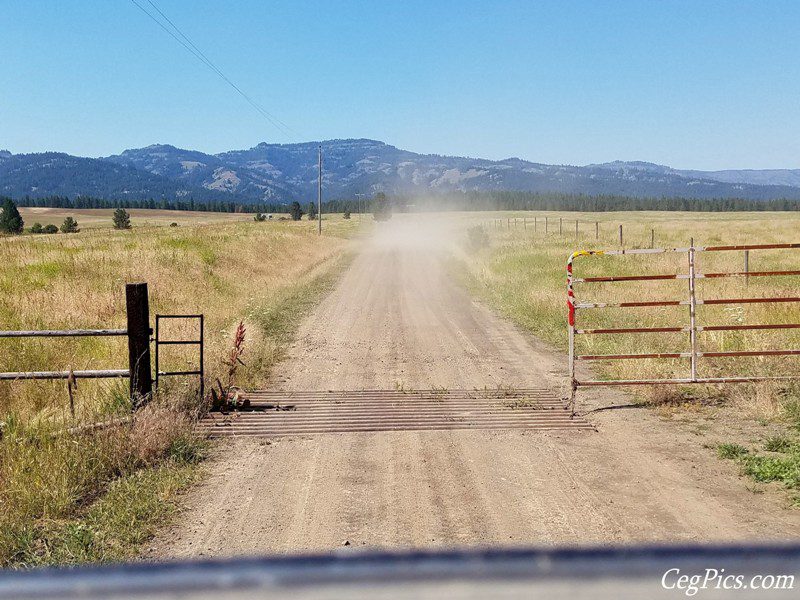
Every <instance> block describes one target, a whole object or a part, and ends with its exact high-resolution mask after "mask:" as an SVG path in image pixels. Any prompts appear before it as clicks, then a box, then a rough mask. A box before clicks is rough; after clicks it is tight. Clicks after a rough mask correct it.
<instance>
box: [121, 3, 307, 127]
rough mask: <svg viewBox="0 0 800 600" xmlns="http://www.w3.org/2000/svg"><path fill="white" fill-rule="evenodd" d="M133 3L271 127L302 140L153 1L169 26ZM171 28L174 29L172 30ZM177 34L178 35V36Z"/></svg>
mask: <svg viewBox="0 0 800 600" xmlns="http://www.w3.org/2000/svg"><path fill="white" fill-rule="evenodd" d="M131 2H132V3H133V4H134V5H135V6H136V7H137V8H138V9H139V10H141V11H142V12H143V13H144V14H145V15H147V16H148V17H149V18H150V19H151V20H152V21H153V22H154V23H156V24H157V25H158V26H159V27H160V28H161V29H163V30H164V31H165V32H166V33H167V34H168V35H169V36H170V37H172V38H173V39H174V40H175V41H176V42H178V43H179V44H180V45H181V46H183V48H184V49H186V50H187V51H188V52H189V53H190V54H192V56H194V57H195V58H196V59H197V60H199V61H200V62H202V63H203V64H204V65H205V66H206V67H208V68H209V69H211V70H212V71H213V72H214V73H215V74H216V75H218V76H219V77H220V78H221V79H222V80H223V81H225V82H226V83H227V84H228V85H230V86H231V87H232V88H233V89H234V90H235V91H236V92H237V93H238V94H239V95H240V96H242V98H244V99H245V100H246V101H247V103H248V104H250V106H252V107H253V108H254V109H255V110H256V111H257V112H258V113H259V114H260V115H261V116H262V117H264V118H265V119H266V120H267V121H268V122H269V123H270V124H271V125H273V126H274V127H275V128H276V129H278V130H280V131H281V132H282V133H284V134H286V135H288V136H290V137H295V138H298V139H302V136H301V135H300V134H299V133H298V132H297V131H295V130H294V129H292V128H291V127H289V126H288V125H287V124H286V123H284V122H283V121H281V120H280V119H279V118H278V117H276V116H275V115H273V114H271V113H269V112H268V111H267V110H266V109H264V107H262V106H261V105H260V104H258V103H257V102H256V101H255V100H253V99H252V98H251V97H250V96H249V95H247V94H246V93H245V92H244V91H243V90H242V89H241V88H240V87H239V86H238V85H236V84H235V83H234V82H233V81H232V80H231V79H230V78H229V77H228V76H227V75H225V73H223V72H222V70H221V69H220V68H219V67H217V66H216V65H215V64H214V63H213V62H212V61H211V60H210V59H209V58H208V57H207V56H206V55H205V53H204V52H203V51H202V50H200V48H198V47H197V45H196V44H195V43H194V42H193V41H192V40H191V38H189V36H188V35H186V34H185V33H183V31H181V30H180V28H179V27H178V26H177V25H175V23H174V22H173V21H172V20H171V19H170V18H169V17H167V15H166V14H164V12H163V11H162V10H161V9H160V8H159V7H158V6H156V4H155V3H154V2H153V1H152V0H147V2H148V3H149V4H150V6H152V7H153V9H155V11H156V12H157V13H158V15H160V16H161V18H162V19H164V21H166V23H167V24H168V25H169V27H168V26H167V25H165V24H164V21H162V20H160V19H159V18H158V17H157V16H156V15H154V14H153V13H151V12H150V11H148V10H147V9H146V8H145V7H144V6H142V4H140V3H139V2H138V1H137V0H131ZM170 27H171V28H172V29H170ZM176 34H177V35H176Z"/></svg>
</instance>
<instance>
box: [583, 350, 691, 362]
mask: <svg viewBox="0 0 800 600" xmlns="http://www.w3.org/2000/svg"><path fill="white" fill-rule="evenodd" d="M691 356H692V353H691V352H653V353H650V354H582V355H576V356H575V360H632V359H639V358H691Z"/></svg>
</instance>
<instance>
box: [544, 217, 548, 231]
mask: <svg viewBox="0 0 800 600" xmlns="http://www.w3.org/2000/svg"><path fill="white" fill-rule="evenodd" d="M547 231H548V221H547V217H545V218H544V232H545V233H547Z"/></svg>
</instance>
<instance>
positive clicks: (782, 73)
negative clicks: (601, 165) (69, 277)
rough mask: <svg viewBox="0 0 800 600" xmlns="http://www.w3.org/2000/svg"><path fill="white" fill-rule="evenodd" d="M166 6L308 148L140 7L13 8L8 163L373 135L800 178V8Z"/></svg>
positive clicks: (5, 106)
mask: <svg viewBox="0 0 800 600" xmlns="http://www.w3.org/2000/svg"><path fill="white" fill-rule="evenodd" d="M138 1H139V2H140V3H141V4H142V5H144V6H145V7H147V8H148V9H150V10H151V11H152V12H154V11H153V9H152V7H151V6H150V5H149V4H148V2H147V0H138ZM153 1H154V2H155V4H157V5H158V7H159V8H161V10H162V11H163V12H164V13H165V14H166V15H167V16H168V17H170V18H171V19H172V20H173V21H174V22H175V23H176V24H177V25H178V26H179V27H180V28H181V29H182V30H183V32H184V33H186V34H187V35H188V36H189V37H190V38H191V39H192V40H193V41H194V42H195V43H196V44H197V46H198V47H199V48H200V49H201V50H202V51H203V52H204V53H205V54H206V55H207V56H208V57H209V58H210V59H211V60H212V61H213V62H214V63H216V65H217V66H218V67H219V68H220V69H221V70H222V71H223V72H224V73H225V74H226V75H227V76H228V77H229V78H230V79H231V80H232V81H234V82H235V83H236V84H237V85H238V86H239V87H241V88H242V89H243V90H244V91H245V92H246V93H247V94H248V95H249V96H251V97H252V98H254V99H255V100H256V101H257V102H258V103H259V104H261V105H262V106H263V107H264V108H265V109H266V110H267V111H269V112H270V113H271V114H273V115H275V116H276V117H278V118H279V119H280V120H281V121H283V122H284V123H286V124H287V125H288V126H289V127H290V128H291V129H292V130H294V131H295V132H296V133H297V135H295V134H287V133H286V132H284V131H281V130H280V129H278V128H276V127H274V126H273V125H271V124H270V123H269V122H267V121H266V120H265V119H264V118H263V117H262V116H261V115H259V113H258V112H256V111H255V110H254V109H253V108H252V107H250V106H249V105H248V104H247V103H246V102H245V100H244V99H243V98H242V97H241V96H239V95H238V94H237V93H236V92H235V91H234V90H232V89H231V88H230V87H229V86H228V85H227V84H225V83H224V82H223V81H222V80H220V79H219V78H218V77H217V76H216V75H215V74H213V73H212V72H211V71H209V70H208V69H207V68H206V67H205V66H204V65H202V64H201V63H200V62H199V61H197V60H196V59H195V58H194V57H192V56H191V55H190V54H189V53H188V52H187V51H186V50H184V49H183V48H182V47H180V46H179V45H178V44H177V43H176V42H175V40H173V39H172V38H170V37H169V36H168V35H167V34H166V33H164V32H163V31H162V30H161V29H159V28H158V26H157V25H156V24H155V23H153V22H152V21H151V20H149V19H148V17H147V16H146V15H144V14H143V13H142V12H141V11H140V10H139V9H138V8H137V7H136V6H134V4H133V3H131V2H130V1H129V0H107V1H104V2H97V1H91V2H90V1H88V0H87V1H82V0H71V1H69V2H63V1H57V0H0V39H2V47H3V50H2V59H1V60H0V148H5V149H8V150H11V151H12V152H38V151H44V150H59V151H64V152H69V153H73V154H78V155H83V156H99V155H107V154H112V153H118V152H120V151H122V150H123V149H125V148H132V147H140V146H145V145H148V144H152V143H171V144H174V145H176V146H180V147H188V148H193V149H198V150H202V151H206V152H220V151H223V150H228V149H238V148H248V147H251V146H253V145H255V144H257V143H258V142H261V141H267V142H293V141H306V140H319V139H329V138H346V137H368V138H374V139H379V140H383V141H385V142H387V143H390V144H393V145H396V146H399V147H401V148H405V149H409V150H414V151H417V152H424V153H439V154H455V155H466V156H477V157H485V158H492V159H500V158H506V157H509V156H518V157H520V158H524V159H528V160H534V161H539V162H546V163H567V164H587V163H592V162H603V161H608V160H614V159H623V160H648V161H653V162H658V163H664V164H669V165H671V166H675V167H680V168H699V169H721V168H745V167H752V168H771V167H774V168H800V35H798V31H800V2H768V1H765V2H755V1H753V2H734V1H730V2H701V1H699V0H696V1H694V2H677V1H662V2H655V1H652V2H649V1H646V0H638V1H619V2H600V1H597V2H534V1H533V0H529V1H521V2H513V1H507V2H503V1H499V0H498V1H490V0H482V1H475V2H472V1H467V0H461V1H445V0H441V1H438V0H427V1H416V0H408V1H403V2H397V1H395V2H390V1H388V0H387V1H374V0H373V1H364V2H344V1H342V2H334V1H329V2H314V1H304V2H294V1H286V2H270V1H264V0H260V1H256V0H253V1H250V0H246V1H236V2H232V1H226V2H223V1H204V0H196V1H191V2H190V1H183V0H153Z"/></svg>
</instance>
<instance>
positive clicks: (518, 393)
mask: <svg viewBox="0 0 800 600" xmlns="http://www.w3.org/2000/svg"><path fill="white" fill-rule="evenodd" d="M247 398H248V399H249V400H250V406H249V407H248V408H247V409H245V410H242V411H237V412H235V413H231V414H222V413H210V414H209V415H208V416H207V417H206V418H205V419H203V420H202V421H201V422H200V428H201V430H202V431H204V432H206V433H208V434H210V435H212V436H215V437H216V436H281V435H305V434H319V433H344V432H358V431H363V432H375V431H423V430H448V429H536V430H547V429H593V427H592V426H591V425H590V424H589V422H588V421H586V420H585V419H583V418H581V417H578V416H573V415H572V414H571V412H570V411H569V410H568V409H567V408H566V406H565V405H564V402H563V401H562V400H561V399H559V398H558V397H557V396H555V395H554V394H553V393H552V392H550V391H548V390H545V389H514V390H414V391H406V390H360V391H255V392H250V393H248V394H247Z"/></svg>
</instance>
